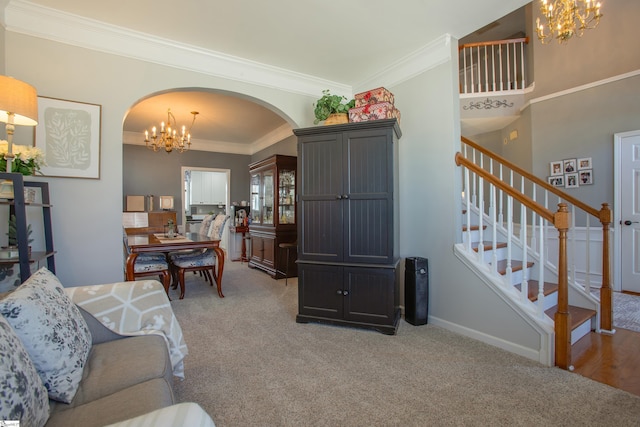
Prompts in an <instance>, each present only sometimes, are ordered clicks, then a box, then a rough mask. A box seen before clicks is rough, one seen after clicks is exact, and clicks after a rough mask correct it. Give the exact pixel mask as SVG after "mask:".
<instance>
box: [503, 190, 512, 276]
mask: <svg viewBox="0 0 640 427" xmlns="http://www.w3.org/2000/svg"><path fill="white" fill-rule="evenodd" d="M512 248H513V197H511V196H507V271H506V276H505V277H506V282H507V286H512V285H513V281H512V273H513V270H512V267H511V252H512Z"/></svg>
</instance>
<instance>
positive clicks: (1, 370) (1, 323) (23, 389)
mask: <svg viewBox="0 0 640 427" xmlns="http://www.w3.org/2000/svg"><path fill="white" fill-rule="evenodd" d="M47 418H49V399H48V397H47V389H46V388H45V386H44V384H43V383H42V380H41V379H40V376H39V375H38V372H37V371H36V368H35V366H33V363H32V362H31V359H30V358H29V354H28V353H27V350H25V348H24V347H23V345H22V342H21V341H20V338H18V336H17V335H16V333H15V332H14V330H13V329H12V328H11V326H10V325H9V324H8V323H7V321H6V320H5V318H4V317H2V316H0V420H20V423H21V425H24V426H43V425H44V423H45V422H46V421H47Z"/></svg>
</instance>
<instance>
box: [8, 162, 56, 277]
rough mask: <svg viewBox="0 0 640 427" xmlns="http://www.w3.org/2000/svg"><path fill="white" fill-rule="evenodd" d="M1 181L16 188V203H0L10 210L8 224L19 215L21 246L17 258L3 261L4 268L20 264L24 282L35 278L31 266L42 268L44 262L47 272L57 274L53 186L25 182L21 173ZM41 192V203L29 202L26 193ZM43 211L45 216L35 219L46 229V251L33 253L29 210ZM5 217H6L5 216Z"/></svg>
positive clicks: (18, 226)
mask: <svg viewBox="0 0 640 427" xmlns="http://www.w3.org/2000/svg"><path fill="white" fill-rule="evenodd" d="M0 180H2V181H4V180H6V181H11V182H12V185H13V199H0V205H5V206H8V208H9V209H8V211H9V212H8V213H9V216H7V217H6V218H7V220H8V219H9V218H10V217H11V215H15V217H16V222H15V227H16V240H17V243H18V245H17V246H18V248H17V255H18V256H17V257H15V258H14V257H10V258H4V256H3V258H2V259H0V264H1V265H12V264H19V266H20V281H21V282H24V281H25V280H27V279H28V278H29V276H31V264H35V267H36V268H37V267H38V264H39V263H40V261H45V260H46V263H47V268H48V269H49V270H50V271H51V272H52V273H54V274H55V272H56V267H55V259H54V255H55V251H54V249H53V232H52V229H51V204H50V201H49V183H47V182H40V181H25V180H24V177H23V176H22V175H21V174H18V173H0ZM25 188H27V189H28V188H34V189H37V188H39V189H40V194H41V197H40V201H38V202H25V198H24V189H25ZM31 209H33V210H40V211H41V213H39V214H38V215H34V216H40V217H42V221H43V226H44V251H30V250H29V242H28V226H29V223H28V221H27V210H31ZM3 217H4V216H3Z"/></svg>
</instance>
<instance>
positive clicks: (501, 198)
mask: <svg viewBox="0 0 640 427" xmlns="http://www.w3.org/2000/svg"><path fill="white" fill-rule="evenodd" d="M462 142H463V152H462V153H458V154H457V155H456V163H457V164H458V165H459V166H462V168H463V169H462V171H463V174H464V175H463V176H464V193H463V206H462V211H461V212H462V217H463V219H462V223H463V224H465V225H464V226H463V233H462V241H461V242H460V243H458V244H456V246H455V253H456V256H458V258H460V259H461V260H462V261H463V262H464V263H465V264H466V265H467V266H468V267H469V268H470V269H471V270H473V271H474V272H475V274H476V275H477V276H478V277H480V278H481V279H482V280H483V282H484V283H486V284H487V285H488V286H490V287H492V288H493V289H494V290H495V292H496V293H498V294H499V295H500V296H501V297H502V299H503V300H504V302H505V303H506V304H509V305H510V306H511V307H513V309H514V310H516V311H517V312H518V313H519V314H520V315H521V317H522V318H523V319H525V320H526V321H527V322H528V323H529V324H531V325H532V326H534V328H536V329H537V330H538V331H539V332H540V334H541V336H542V337H543V340H542V341H543V342H542V347H543V349H544V351H546V352H547V356H546V357H545V358H544V360H541V361H542V362H543V363H547V364H548V365H550V366H552V365H557V366H559V367H561V368H563V369H572V365H571V345H573V344H574V343H575V342H576V341H578V340H579V339H580V338H582V337H583V336H584V335H586V334H588V333H590V332H591V331H596V332H607V331H611V330H612V325H611V322H612V309H611V288H610V274H609V253H610V251H609V234H610V231H609V224H610V222H611V211H610V209H609V207H608V205H606V204H603V206H602V209H601V210H595V209H593V208H591V207H589V206H587V205H585V204H583V203H582V202H580V201H578V200H576V199H574V198H572V197H571V196H569V195H567V194H565V193H563V192H562V191H561V190H559V189H558V188H556V187H552V186H550V185H549V184H547V183H546V182H544V181H542V180H540V179H538V178H536V177H535V176H532V175H531V174H529V173H528V172H526V171H524V170H522V169H520V168H519V167H517V166H515V165H513V164H511V163H509V162H508V161H507V160H506V159H503V158H501V157H500V156H498V155H496V154H495V153H492V152H490V151H488V150H486V149H484V148H483V147H480V146H479V145H477V144H475V143H474V142H473V141H470V140H468V139H466V138H462ZM554 203H555V204H557V206H558V209H557V211H555V212H554V211H552V210H551V209H550V208H549V206H551V205H553V204H554ZM593 216H595V217H596V218H597V220H598V221H599V222H600V223H601V226H598V227H592V226H591V221H592V220H591V217H593ZM594 258H596V259H598V258H599V259H601V260H602V263H599V262H598V263H594V262H592V261H591V260H592V259H594ZM592 287H599V288H600V295H601V300H600V299H599V298H597V297H596V296H595V295H594V294H592V293H591V289H592Z"/></svg>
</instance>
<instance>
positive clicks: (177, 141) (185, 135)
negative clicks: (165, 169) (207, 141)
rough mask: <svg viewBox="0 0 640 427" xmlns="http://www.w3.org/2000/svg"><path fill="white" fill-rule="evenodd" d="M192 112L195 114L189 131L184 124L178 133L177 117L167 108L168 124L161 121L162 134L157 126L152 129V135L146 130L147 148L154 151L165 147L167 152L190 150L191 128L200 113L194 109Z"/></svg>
mask: <svg viewBox="0 0 640 427" xmlns="http://www.w3.org/2000/svg"><path fill="white" fill-rule="evenodd" d="M191 114H193V121H192V122H191V126H189V130H188V131H187V127H186V126H182V132H181V133H180V134H178V133H177V131H176V128H177V127H178V126H177V125H176V118H175V117H174V115H173V114H172V113H171V109H170V108H169V109H167V124H166V127H165V123H164V122H162V123H160V135H158V133H157V129H156V127H155V126H154V127H153V128H152V129H151V137H149V131H148V130H145V131H144V142H145V144H146V145H147V148H148V149H150V150H153V151H159V150H162V149H164V151H166V152H167V153H170V152H172V151H173V150H174V149H175V150H176V151H178V152H180V153H184V152H185V151H189V149H190V148H191V128H192V127H193V124H194V123H195V121H196V116H197V115H198V114H199V113H198V112H197V111H192V112H191ZM172 123H173V125H172Z"/></svg>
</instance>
